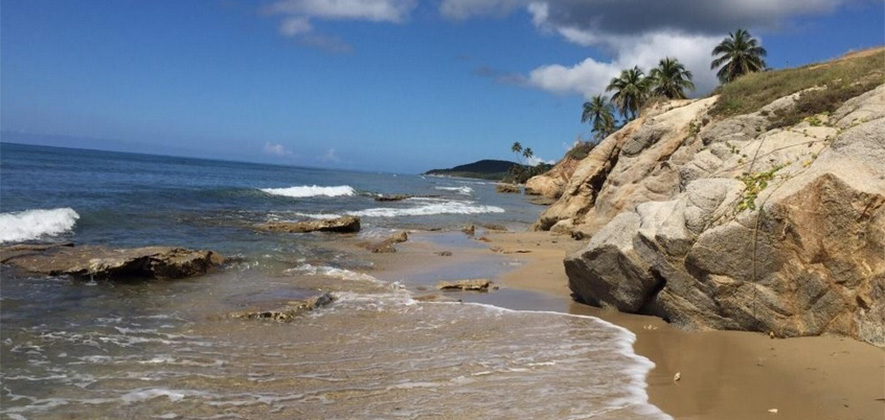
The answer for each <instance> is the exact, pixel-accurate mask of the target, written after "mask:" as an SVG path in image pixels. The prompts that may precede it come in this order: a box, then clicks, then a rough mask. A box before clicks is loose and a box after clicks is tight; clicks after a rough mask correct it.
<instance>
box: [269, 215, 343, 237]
mask: <svg viewBox="0 0 885 420" xmlns="http://www.w3.org/2000/svg"><path fill="white" fill-rule="evenodd" d="M257 228H258V229H260V230H265V231H269V232H287V233H308V232H336V233H354V232H359V231H360V219H359V218H358V217H354V216H343V217H339V218H336V219H328V220H308V221H304V222H269V223H264V224H261V225H258V226H257Z"/></svg>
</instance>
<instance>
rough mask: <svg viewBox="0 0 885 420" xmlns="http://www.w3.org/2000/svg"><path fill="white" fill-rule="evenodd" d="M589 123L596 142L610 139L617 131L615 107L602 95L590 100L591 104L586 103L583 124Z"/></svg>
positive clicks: (582, 116) (582, 114) (582, 115)
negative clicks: (610, 135) (609, 136)
mask: <svg viewBox="0 0 885 420" xmlns="http://www.w3.org/2000/svg"><path fill="white" fill-rule="evenodd" d="M588 121H589V122H590V125H591V126H592V127H593V133H594V135H593V137H594V138H595V139H596V141H600V140H602V139H604V138H606V137H608V135H609V134H611V133H613V132H614V131H615V113H614V106H613V105H612V104H611V102H609V101H608V99H606V98H605V97H604V96H602V95H596V96H594V97H592V98H590V101H589V102H584V112H582V113H581V122H582V123H583V122H588Z"/></svg>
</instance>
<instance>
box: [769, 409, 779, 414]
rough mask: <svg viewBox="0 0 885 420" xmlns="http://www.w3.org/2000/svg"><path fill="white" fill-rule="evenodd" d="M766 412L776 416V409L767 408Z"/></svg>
mask: <svg viewBox="0 0 885 420" xmlns="http://www.w3.org/2000/svg"><path fill="white" fill-rule="evenodd" d="M768 412H769V413H771V414H777V409H776V408H769V409H768Z"/></svg>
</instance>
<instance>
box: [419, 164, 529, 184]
mask: <svg viewBox="0 0 885 420" xmlns="http://www.w3.org/2000/svg"><path fill="white" fill-rule="evenodd" d="M513 165H519V164H518V163H516V162H510V161H507V160H492V159H483V160H480V161H476V162H473V163H468V164H466V165H458V166H455V167H453V168H449V169H431V170H429V171H427V172H425V173H424V175H435V176H453V177H461V178H478V179H488V180H494V181H500V180H501V179H503V178H504V177H505V176H507V172H508V171H509V170H510V168H511V167H513Z"/></svg>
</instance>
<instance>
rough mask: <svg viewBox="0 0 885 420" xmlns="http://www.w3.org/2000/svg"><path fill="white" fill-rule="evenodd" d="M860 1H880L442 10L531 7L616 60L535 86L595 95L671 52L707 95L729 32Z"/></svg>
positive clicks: (504, 2) (572, 0) (595, 0)
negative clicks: (713, 54) (714, 54)
mask: <svg viewBox="0 0 885 420" xmlns="http://www.w3.org/2000/svg"><path fill="white" fill-rule="evenodd" d="M852 1H855V2H856V1H872V0H778V1H772V0H718V1H708V0H705V1H698V0H670V1H649V0H619V1H611V0H443V1H442V3H441V4H440V8H439V9H440V13H441V14H443V15H444V16H446V17H448V18H451V19H467V18H471V17H476V16H496V15H497V16H500V15H506V14H508V13H511V12H513V11H515V10H524V11H525V12H526V13H527V14H528V15H529V16H530V17H531V20H532V23H533V24H534V25H535V27H536V28H537V29H538V30H539V31H540V32H542V33H548V34H555V35H558V36H561V37H563V38H564V39H566V40H567V41H569V42H572V43H575V44H578V45H582V46H587V47H594V48H595V49H597V51H598V52H601V53H603V54H604V55H606V56H607V57H608V58H607V59H605V60H599V59H594V58H587V59H585V60H583V61H581V62H579V63H576V64H569V65H562V64H550V65H544V66H540V67H538V68H536V69H535V70H533V71H532V72H531V73H530V74H529V76H528V77H527V79H528V82H527V84H529V85H531V86H535V87H538V88H541V89H545V90H548V91H552V92H557V93H578V94H582V95H584V96H587V97H589V96H591V95H594V94H597V93H602V92H603V91H604V90H605V86H606V85H607V84H608V82H609V80H610V79H611V78H612V77H614V76H617V75H618V73H619V72H620V71H621V70H622V69H625V68H631V67H633V66H634V65H639V66H640V67H642V68H644V69H645V71H646V72H647V71H648V69H649V68H650V67H653V66H655V65H657V62H658V60H659V59H661V58H663V57H665V56H669V57H672V58H676V59H678V60H679V61H680V62H682V63H683V64H685V66H686V68H687V69H688V70H690V71H692V73H694V76H695V85H697V87H698V89H697V92H698V93H706V92H707V91H709V90H710V89H712V88H713V87H714V86H715V85H716V78H715V77H714V73H713V72H712V71H711V70H710V68H709V66H710V64H709V63H710V59H711V58H710V51H711V50H712V49H713V47H714V46H715V45H716V44H717V43H718V42H719V41H721V40H722V38H723V37H724V36H725V35H726V34H727V33H728V32H729V31H733V30H735V29H736V28H738V27H742V28H750V29H766V30H776V29H778V28H779V27H781V26H783V25H784V24H785V23H787V22H789V20H790V19H792V18H795V17H800V16H804V15H813V14H823V13H828V12H831V11H833V10H835V9H836V8H838V7H840V6H842V5H843V4H845V3H848V2H852Z"/></svg>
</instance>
